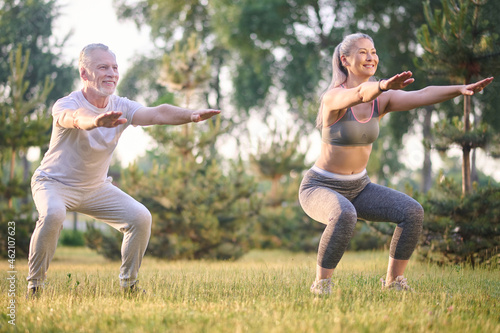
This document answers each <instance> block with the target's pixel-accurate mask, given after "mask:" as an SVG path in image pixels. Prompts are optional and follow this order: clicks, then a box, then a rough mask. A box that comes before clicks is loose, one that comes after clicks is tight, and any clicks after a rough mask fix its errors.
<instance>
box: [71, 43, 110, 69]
mask: <svg viewBox="0 0 500 333" xmlns="http://www.w3.org/2000/svg"><path fill="white" fill-rule="evenodd" d="M94 50H103V51H108V52H109V53H111V54H112V55H114V56H115V57H116V55H115V54H114V53H113V52H112V51H111V50H110V49H109V47H107V46H106V45H104V44H100V43H94V44H89V45H87V46H85V47H84V48H83V50H82V51H81V52H80V58H79V59H78V68H82V67H83V68H85V69H88V68H89V66H90V54H91V53H92V51H94Z"/></svg>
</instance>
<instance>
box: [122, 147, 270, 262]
mask: <svg viewBox="0 0 500 333" xmlns="http://www.w3.org/2000/svg"><path fill="white" fill-rule="evenodd" d="M166 157H167V160H168V162H167V163H158V162H155V163H154V164H153V168H152V169H151V170H150V171H148V172H143V171H141V170H139V169H138V168H137V167H135V166H131V167H129V168H128V170H126V171H125V172H124V175H123V177H122V179H123V183H122V185H121V186H122V187H123V188H124V190H125V191H127V192H128V193H130V194H131V195H132V196H133V197H134V198H136V199H137V200H139V201H140V202H142V203H143V204H144V205H145V206H146V207H148V209H149V210H150V211H151V213H152V215H153V228H152V236H151V240H150V243H149V247H148V253H150V254H151V255H153V256H156V257H161V258H169V259H200V258H205V259H237V258H239V257H241V256H242V255H243V254H244V253H245V252H247V251H248V249H249V245H250V244H249V235H250V234H251V232H252V228H253V225H254V223H255V219H256V216H257V214H258V212H259V207H260V200H259V199H258V196H257V195H256V192H255V183H254V181H253V180H252V178H251V177H249V176H248V175H246V173H245V168H244V167H243V165H242V164H241V163H233V164H232V165H231V166H230V171H229V172H228V174H227V175H225V174H224V173H223V172H222V170H221V167H220V165H218V164H217V162H216V161H215V160H212V161H208V162H204V163H197V162H196V161H195V160H193V159H185V158H184V157H183V156H182V155H180V154H169V155H168V156H166Z"/></svg>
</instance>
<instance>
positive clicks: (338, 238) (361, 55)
mask: <svg viewBox="0 0 500 333" xmlns="http://www.w3.org/2000/svg"><path fill="white" fill-rule="evenodd" d="M378 62H379V58H378V56H377V52H376V50H375V47H374V44H373V40H372V39H371V37H370V36H368V35H365V34H361V33H356V34H352V35H349V36H347V37H345V38H344V40H343V41H342V43H340V44H339V45H338V46H337V47H336V48H335V52H334V54H333V60H332V63H333V77H332V82H331V84H330V87H329V88H328V90H327V91H326V92H325V93H324V95H323V96H322V99H321V106H320V108H319V113H318V118H317V127H318V128H320V129H321V131H322V143H321V153H320V156H319V158H318V160H317V161H316V163H315V165H314V166H313V167H312V168H311V169H310V170H309V171H308V172H307V173H306V175H305V176H304V179H303V180H302V184H301V186H300V190H299V200H300V204H301V206H302V208H303V209H304V211H305V212H306V213H307V214H308V215H309V216H310V217H311V218H313V219H315V220H317V221H319V222H321V223H324V224H326V228H325V230H324V232H323V235H322V237H321V240H320V244H319V250H318V260H317V269H316V280H315V281H314V283H313V284H312V286H311V292H313V293H314V294H329V293H331V287H332V282H331V278H332V275H333V271H334V270H335V267H336V266H337V264H338V262H339V261H340V259H341V258H342V255H343V254H344V251H345V249H346V248H347V245H348V243H349V241H350V239H351V237H352V234H353V232H354V226H355V225H356V221H357V219H358V218H360V219H366V220H369V221H373V222H393V223H396V224H397V226H396V230H395V231H394V235H393V238H392V241H391V246H390V254H389V265H388V269H387V276H386V280H385V281H384V280H383V279H382V286H383V288H388V289H397V290H411V288H410V287H409V286H408V284H407V282H406V279H405V278H404V276H403V273H404V270H405V268H406V266H407V264H408V261H409V259H410V256H411V254H412V253H413V250H414V249H415V247H416V245H417V241H418V237H419V234H420V232H421V229H422V221H423V216H424V211H423V209H422V206H421V205H420V204H419V203H418V202H417V201H415V200H414V199H412V198H411V197H409V196H407V195H406V194H404V193H401V192H398V191H395V190H393V189H390V188H387V187H384V186H380V185H376V184H373V183H371V182H370V179H369V178H368V176H367V174H366V165H367V163H368V159H369V157H370V153H371V149H372V143H373V142H374V141H375V139H376V138H377V137H378V134H379V120H380V118H382V117H383V116H384V115H385V114H387V113H389V112H392V111H407V110H411V109H415V108H417V107H420V106H423V105H431V104H436V103H440V102H443V101H446V100H449V99H452V98H454V97H456V96H459V95H473V94H474V93H476V92H479V91H481V90H482V89H483V88H484V87H486V86H487V85H488V84H490V83H491V81H492V80H493V78H487V79H484V80H482V81H479V82H477V83H473V84H469V85H455V86H429V87H426V88H424V89H421V90H418V91H411V92H405V91H402V90H401V89H403V88H405V87H406V86H408V85H409V84H411V83H412V82H413V81H414V79H413V78H412V73H411V72H402V73H400V74H397V75H394V76H393V77H391V78H389V79H385V80H381V81H375V80H374V79H373V75H375V72H376V71H377V65H378Z"/></svg>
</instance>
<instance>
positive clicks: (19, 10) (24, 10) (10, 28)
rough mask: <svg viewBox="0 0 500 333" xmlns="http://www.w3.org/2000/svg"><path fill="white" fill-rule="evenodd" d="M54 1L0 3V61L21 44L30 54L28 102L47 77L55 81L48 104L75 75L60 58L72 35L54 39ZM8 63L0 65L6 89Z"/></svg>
mask: <svg viewBox="0 0 500 333" xmlns="http://www.w3.org/2000/svg"><path fill="white" fill-rule="evenodd" d="M59 10H60V7H59V6H58V5H57V0H2V1H0V31H1V32H2V33H1V34H0V59H8V57H9V54H10V53H11V52H12V51H13V50H16V48H17V47H18V45H19V44H20V45H21V46H22V48H23V49H24V50H29V51H30V52H31V60H30V65H29V66H28V68H27V69H26V73H25V79H26V82H28V87H27V90H26V91H25V94H26V98H27V99H29V98H31V97H32V96H33V95H35V94H37V92H38V86H39V84H40V82H43V81H44V80H45V79H46V77H47V76H48V77H49V79H50V80H51V81H52V82H56V83H57V84H56V85H54V88H53V89H52V90H51V91H50V93H49V95H48V97H47V104H51V103H52V102H54V101H55V100H56V99H58V98H60V97H61V96H64V95H65V94H67V92H68V89H71V87H72V86H73V83H74V81H75V79H76V78H77V74H78V72H77V71H76V70H75V68H74V66H73V65H71V64H67V63H65V62H64V61H63V60H62V59H63V56H62V51H63V48H64V45H65V44H66V41H67V39H68V37H69V36H70V34H71V32H68V34H67V36H66V37H65V38H64V39H63V40H62V41H59V40H57V39H56V38H55V37H54V34H53V27H54V20H55V19H56V18H57V17H58V16H59ZM9 73H10V71H9V64H8V62H7V61H1V62H0V86H5V84H6V83H7V80H8V76H9Z"/></svg>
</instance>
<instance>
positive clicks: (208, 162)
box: [121, 35, 260, 259]
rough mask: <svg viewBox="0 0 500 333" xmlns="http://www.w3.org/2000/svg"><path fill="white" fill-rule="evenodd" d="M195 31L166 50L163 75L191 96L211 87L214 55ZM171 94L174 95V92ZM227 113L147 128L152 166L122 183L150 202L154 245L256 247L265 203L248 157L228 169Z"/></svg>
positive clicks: (226, 250) (234, 254)
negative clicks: (221, 146)
mask: <svg viewBox="0 0 500 333" xmlns="http://www.w3.org/2000/svg"><path fill="white" fill-rule="evenodd" d="M200 47H201V45H200V44H199V42H198V40H197V39H196V36H195V35H191V38H190V39H189V40H188V41H187V42H186V43H182V42H179V43H177V44H176V46H175V47H174V51H173V52H172V53H170V54H168V55H165V57H164V59H163V60H164V61H163V67H162V71H161V78H162V80H161V82H162V84H165V85H166V86H168V87H169V88H170V89H173V90H175V91H177V92H178V95H183V96H184V97H185V102H184V104H185V105H189V104H190V102H191V98H192V96H194V93H195V91H196V92H199V91H203V90H204V89H206V86H205V85H204V83H206V81H207V80H208V75H207V74H208V73H209V71H210V66H209V61H208V59H207V58H205V57H204V56H203V55H202V54H200V53H199V49H200ZM166 96H167V97H168V96H170V95H168V94H167V95H166ZM226 130H227V128H224V125H223V123H222V119H221V117H215V118H211V119H209V120H207V121H205V122H202V123H198V124H192V123H189V124H184V125H181V126H175V127H167V126H153V127H151V128H149V129H147V132H148V133H149V134H150V135H151V137H152V138H153V139H154V140H156V141H157V143H158V148H157V149H156V150H155V151H154V152H150V154H149V157H150V158H152V164H151V168H150V169H146V170H140V169H139V168H138V167H137V166H136V165H133V166H131V167H129V168H128V169H127V170H125V171H124V174H123V177H122V179H123V182H122V184H121V186H122V188H123V189H124V190H125V191H127V192H128V193H130V194H131V195H132V196H134V197H135V198H136V199H137V200H139V201H140V202H142V203H143V204H144V205H146V207H148V208H149V209H150V211H151V214H152V215H153V221H154V222H153V231H152V236H151V240H150V243H149V247H148V249H149V250H148V251H149V253H151V254H152V255H154V256H157V257H161V258H170V259H199V258H206V259H236V258H239V257H241V256H242V255H243V254H244V253H245V252H246V251H248V249H249V246H250V242H249V235H250V234H251V232H252V229H253V226H254V223H255V219H256V215H257V214H258V212H259V209H260V199H259V198H258V194H257V193H256V191H255V189H256V184H255V182H254V180H253V178H252V177H250V176H248V175H246V174H245V168H244V164H243V163H242V162H241V161H238V162H229V163H228V164H227V165H226V167H227V168H228V171H224V170H223V166H222V165H221V163H220V161H221V158H220V156H219V154H218V152H217V149H216V148H215V147H216V142H217V139H218V138H219V137H220V136H221V134H223V133H225V131H226Z"/></svg>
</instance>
